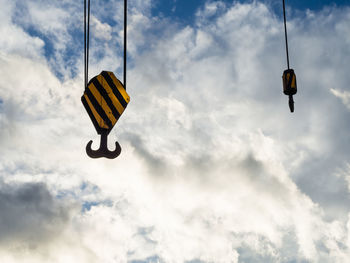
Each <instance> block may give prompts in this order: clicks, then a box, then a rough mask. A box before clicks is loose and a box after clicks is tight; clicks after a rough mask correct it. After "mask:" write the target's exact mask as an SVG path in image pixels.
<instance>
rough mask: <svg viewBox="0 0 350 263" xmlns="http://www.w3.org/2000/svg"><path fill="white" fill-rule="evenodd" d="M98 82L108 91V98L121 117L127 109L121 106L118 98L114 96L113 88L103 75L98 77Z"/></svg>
mask: <svg viewBox="0 0 350 263" xmlns="http://www.w3.org/2000/svg"><path fill="white" fill-rule="evenodd" d="M97 80H98V82H100V84H101V85H102V87H103V88H104V89H105V90H106V92H107V94H108V97H109V98H110V99H111V101H112V103H113V105H114V107H115V108H116V109H117V111H118V112H119V114H120V115H122V113H123V112H124V110H125V108H124V107H123V106H122V105H121V104H120V102H119V100H118V99H117V97H116V96H115V95H114V94H113V91H112V89H111V87H110V86H109V85H108V83H107V81H105V80H104V78H103V77H102V76H101V75H98V76H97Z"/></svg>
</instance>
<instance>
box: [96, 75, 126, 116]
mask: <svg viewBox="0 0 350 263" xmlns="http://www.w3.org/2000/svg"><path fill="white" fill-rule="evenodd" d="M92 83H93V84H94V85H95V87H96V89H97V90H98V91H99V92H100V94H101V95H102V97H103V98H104V99H105V101H106V102H107V105H108V107H109V108H110V109H111V110H112V113H113V116H114V118H116V120H118V119H119V117H120V114H119V112H118V111H117V109H116V108H115V107H114V105H113V102H112V100H111V98H110V97H109V96H108V93H107V91H106V90H105V89H104V87H103V86H102V85H101V83H100V82H99V81H98V79H97V78H94V79H93V81H92Z"/></svg>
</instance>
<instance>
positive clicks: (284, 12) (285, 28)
mask: <svg viewBox="0 0 350 263" xmlns="http://www.w3.org/2000/svg"><path fill="white" fill-rule="evenodd" d="M283 18H284V37H285V40H286V55H287V67H288V69H289V53H288V36H287V21H286V4H285V0H283Z"/></svg>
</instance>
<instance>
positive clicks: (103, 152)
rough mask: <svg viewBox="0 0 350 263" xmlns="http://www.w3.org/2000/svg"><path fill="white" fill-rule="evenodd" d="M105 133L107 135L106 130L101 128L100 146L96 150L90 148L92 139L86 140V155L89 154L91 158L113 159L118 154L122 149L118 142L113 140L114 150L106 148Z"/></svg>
mask: <svg viewBox="0 0 350 263" xmlns="http://www.w3.org/2000/svg"><path fill="white" fill-rule="evenodd" d="M107 135H108V133H107V130H102V132H101V140H100V148H99V149H98V150H96V151H94V150H92V149H91V145H92V140H91V141H89V142H88V144H87V145H86V153H87V155H88V156H90V157H91V158H101V157H105V158H108V159H114V158H117V157H118V156H119V154H120V153H121V151H122V148H121V147H120V145H119V143H118V142H115V150H114V151H110V150H108V147H107Z"/></svg>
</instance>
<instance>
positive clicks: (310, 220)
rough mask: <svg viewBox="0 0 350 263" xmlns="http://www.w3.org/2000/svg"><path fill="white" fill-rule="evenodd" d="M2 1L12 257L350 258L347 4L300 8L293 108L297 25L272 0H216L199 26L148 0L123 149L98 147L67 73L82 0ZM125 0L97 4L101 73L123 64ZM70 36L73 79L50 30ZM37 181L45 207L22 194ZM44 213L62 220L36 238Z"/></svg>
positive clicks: (1, 78)
mask: <svg viewBox="0 0 350 263" xmlns="http://www.w3.org/2000/svg"><path fill="white" fill-rule="evenodd" d="M0 2H1V3H2V6H3V5H4V6H6V7H7V8H8V10H7V11H6V13H4V14H6V15H4V16H1V17H2V21H3V24H2V25H1V28H3V29H2V30H5V29H6V28H8V29H11V30H12V31H11V32H9V34H10V35H11V37H12V38H13V39H15V40H14V41H13V43H17V47H16V46H13V45H12V44H8V42H0V69H1V70H0V124H1V126H0V135H1V139H0V144H1V147H0V156H1V157H0V177H1V178H2V180H3V181H4V182H6V184H3V185H5V186H6V187H5V188H1V189H0V190H1V191H0V203H1V204H9V205H7V206H6V209H8V211H12V212H13V211H14V212H16V213H17V214H21V215H22V216H23V218H21V217H16V218H17V220H19V221H15V220H14V221H13V222H11V223H10V224H9V225H10V226H11V227H12V228H11V227H9V228H6V231H7V232H6V231H5V232H3V233H7V235H3V233H2V235H1V236H2V237H4V236H6V237H8V238H11V239H12V241H11V242H12V244H13V246H11V247H9V246H8V245H6V244H0V259H2V261H4V262H9V263H11V262H24V261H25V262H48V261H50V262H73V261H74V262H77V261H79V262H128V261H130V262H157V261H159V262H191V261H192V262H290V261H298V262H299V261H307V262H346V261H347V260H349V257H350V254H349V212H350V211H349V208H348V205H347V204H348V201H349V199H348V198H349V197H348V193H349V189H348V184H346V180H348V176H347V175H346V174H347V173H346V172H345V174H342V175H341V176H339V174H338V175H337V173H336V172H337V171H339V169H344V167H346V165H347V160H346V157H347V156H348V148H349V147H348V146H349V145H348V140H346V138H348V137H347V131H348V129H347V128H349V127H348V125H347V122H346V120H349V117H348V116H347V115H348V111H347V110H346V109H345V108H344V107H343V105H342V104H341V103H340V102H339V101H338V100H337V98H336V97H339V98H341V100H342V102H343V103H344V104H345V105H347V104H348V101H347V100H348V98H347V92H348V91H347V86H346V85H345V83H348V79H347V78H348V77H347V76H348V74H347V72H346V69H347V68H349V66H350V65H348V63H349V62H348V60H347V59H345V58H344V54H346V53H344V52H346V51H345V50H346V49H345V46H346V45H347V44H346V43H347V36H348V35H347V34H346V32H347V28H348V27H347V26H346V25H348V23H349V19H348V17H349V15H348V14H349V10H348V9H344V10H339V9H331V10H328V11H327V10H326V11H325V10H324V11H320V12H319V13H317V16H316V18H315V16H314V17H311V16H310V15H309V16H306V17H304V18H300V17H297V18H295V19H294V20H291V21H290V26H289V29H290V39H291V58H292V60H291V61H292V65H293V67H295V70H296V74H297V77H298V84H299V93H298V94H297V95H296V97H295V100H296V112H295V113H294V114H292V115H291V114H290V113H289V112H288V106H287V98H286V97H284V96H283V94H282V92H281V74H282V72H283V70H284V67H285V66H284V64H285V62H284V46H283V44H284V42H283V31H282V30H283V26H282V23H281V21H280V20H278V19H277V18H276V17H275V16H274V15H273V14H272V13H271V11H270V10H269V9H268V8H267V7H266V6H265V5H263V4H261V3H257V2H254V3H252V4H238V3H234V4H232V5H228V4H227V5H224V4H223V3H221V2H215V3H214V2H208V3H207V4H206V5H205V6H204V7H203V9H202V10H199V11H198V12H197V18H196V19H197V20H196V22H195V26H191V25H187V26H185V27H181V26H180V25H178V24H173V23H172V22H171V21H169V20H166V19H164V20H162V19H160V18H157V17H152V16H151V12H150V8H151V4H152V3H151V2H150V1H147V2H143V1H139V2H136V3H134V4H133V5H134V6H131V8H130V12H131V15H130V39H129V41H130V47H131V49H130V51H131V55H132V60H131V63H130V65H131V67H130V71H129V75H128V79H129V82H128V92H129V93H130V95H131V102H130V105H129V106H128V108H127V110H126V112H125V114H124V115H123V116H122V117H121V119H120V120H119V122H118V124H117V125H116V127H115V129H114V131H113V132H112V133H111V135H110V136H109V140H110V146H111V147H112V145H113V140H115V138H118V139H119V141H120V143H121V145H122V147H123V151H122V155H121V156H120V157H119V158H118V159H117V160H113V161H110V160H90V159H88V158H87V157H86V156H85V153H84V147H85V144H86V143H87V142H88V140H89V139H90V138H91V137H93V138H94V147H95V145H97V144H98V138H97V136H96V135H95V131H94V129H93V126H92V124H91V123H90V121H89V119H88V117H87V114H86V113H85V112H84V109H83V107H82V105H81V103H80V96H81V94H82V91H83V89H82V78H81V73H79V74H78V75H77V76H76V77H74V78H73V77H72V76H73V75H74V74H72V73H69V72H68V71H70V70H69V69H68V68H69V67H76V68H81V62H80V59H81V54H80V53H79V54H78V53H77V52H78V51H77V50H80V48H81V44H77V43H74V41H73V39H74V36H73V35H72V34H73V33H72V32H70V31H69V30H68V28H69V26H70V25H72V23H76V21H77V19H78V18H76V17H71V16H70V15H69V14H70V12H72V10H75V11H76V10H79V8H80V7H79V6H78V5H77V4H70V3H69V2H67V1H62V3H57V4H47V3H46V4H45V5H44V4H43V3H42V2H38V1H30V2H28V4H27V8H28V10H29V11H28V14H27V15H26V16H24V17H23V18H22V20H20V21H17V22H16V24H13V22H12V20H11V19H10V17H11V16H12V15H13V12H15V11H14V9H13V5H10V4H9V3H10V2H9V1H4V0H1V1H0ZM7 4H8V5H7ZM113 4H115V1H110V2H108V3H107V4H106V6H103V8H102V10H99V11H98V12H96V13H95V14H94V17H95V18H94V19H95V20H94V19H93V21H94V22H93V24H94V25H95V29H96V30H97V31H99V32H103V34H101V35H98V34H99V33H97V34H95V37H96V38H98V39H97V40H96V42H95V46H93V47H92V51H91V53H92V66H91V75H93V74H97V73H99V71H101V69H105V67H111V68H113V69H118V70H119V69H120V62H121V59H120V56H118V53H117V52H116V49H118V48H116V45H115V44H116V43H119V44H120V43H121V33H120V32H122V28H121V17H120V5H121V4H120V3H118V5H116V6H117V7H118V8H116V10H115V9H113V8H114V5H113ZM112 7H113V8H112ZM65 8H66V10H67V11H65ZM45 10H51V11H52V17H48V13H45ZM113 10H114V11H116V15H115V17H113V18H112V20H113V22H116V23H117V26H113V27H112V25H111V24H109V23H110V21H109V20H108V19H107V17H108V18H110V16H109V15H110V14H112V13H114V11H113ZM214 10H216V11H215V12H214ZM218 10H219V11H218ZM118 12H119V13H118ZM327 12H328V13H327ZM333 13H334V14H336V16H335V15H332V14H333ZM53 14H58V15H57V16H55V15H53ZM60 14H61V15H60ZM58 18H60V19H58ZM79 19H80V18H79ZM79 19H78V20H79ZM43 20H47V24H43ZM315 20H316V21H315ZM108 21H109V22H108ZM28 25H32V26H34V27H35V28H36V30H38V31H39V32H40V34H38V36H31V34H29V33H28ZM99 28H100V29H101V30H99ZM154 28H157V29H159V32H155V31H154ZM334 29H336V34H335V39H334V41H331V43H329V40H330V39H331V38H332V37H334ZM95 33H96V32H95ZM74 34H75V33H74ZM40 35H41V37H42V39H41V40H40V39H39V38H40ZM66 37H67V38H66ZM46 38H48V39H49V40H47V39H46ZM61 38H62V39H61ZM55 39H57V40H58V43H55V44H54V45H55V50H56V53H55V58H59V59H58V60H57V62H56V63H57V65H58V67H61V68H62V69H65V70H62V71H60V72H61V74H63V75H64V77H63V78H60V79H58V78H57V77H56V76H55V74H54V73H53V72H55V70H53V69H52V65H54V64H52V63H51V61H50V59H49V61H47V60H48V58H47V57H44V53H43V45H42V43H43V42H45V44H47V43H46V41H51V40H55ZM107 40H110V41H108V43H106V44H104V45H102V47H103V50H102V51H101V46H100V45H98V44H99V43H102V42H99V41H103V42H107ZM1 43H2V44H1ZM4 43H5V44H4ZM26 43H30V44H28V45H27V44H26ZM67 45H72V51H71V52H73V53H72V64H70V66H69V67H68V66H67V63H64V61H65V59H64V56H62V54H61V52H64V50H66V48H67V47H66V46H67ZM112 46H113V47H112ZM28 47H30V48H31V49H32V51H31V52H30V55H27V54H25V52H24V51H23V50H25V48H28ZM330 48H332V50H331V51H330ZM79 52H80V51H79ZM101 52H102V55H101V56H99V54H101ZM118 52H119V51H118ZM81 53H82V52H81ZM116 53H117V54H116ZM32 54H35V55H32ZM325 63H326V64H325ZM119 71H120V70H119ZM14 72H15V73H16V74H14ZM117 73H120V72H118V71H117ZM117 75H119V76H120V74H117ZM330 89H331V93H330V92H329V90H330ZM339 90H343V92H340V91H339ZM332 94H333V95H335V97H334V96H332ZM335 134H336V135H337V136H335ZM43 183H44V184H43ZM3 185H2V187H4V186H3ZM18 185H19V186H23V187H19V186H18ZM25 186H29V187H31V188H30V189H34V188H35V187H38V188H40V189H41V190H42V191H32V194H33V196H36V197H40V198H41V199H40V200H43V204H44V205H43V206H42V207H41V208H42V209H40V211H39V213H34V212H35V210H32V209H30V206H25V203H23V204H22V203H21V204H20V206H18V207H15V206H14V205H10V204H11V202H12V203H13V202H14V201H13V200H19V199H18V198H19V197H18V196H21V194H23V192H25V191H24V190H25V189H27V188H25ZM33 187H34V188H33ZM3 189H5V190H3ZM23 189H24V190H23ZM40 189H39V190H40ZM1 193H2V195H1ZM11 200H12V201H11ZM24 200H25V201H24V202H30V200H32V199H30V198H24ZM16 202H18V201H16ZM45 202H47V203H48V204H46V203H45ZM39 203H40V202H39ZM72 203H73V204H81V209H76V207H74V205H73V206H71V204H72ZM20 208H23V209H20ZM52 208H56V209H52ZM16 209H17V210H16ZM52 211H53V212H52ZM60 211H61V212H62V213H61V212H60ZM61 215H64V216H61ZM7 216H8V217H11V218H14V216H11V213H7ZM26 216H27V217H30V218H31V219H33V220H28V221H27V222H28V225H25V224H22V223H21V220H22V219H25V217H26ZM40 216H42V217H40ZM0 218H1V215H0ZM35 218H39V219H40V220H37V219H35ZM7 220H8V219H7ZM0 221H1V220H0ZM8 221H9V220H8ZM1 222H2V221H1ZM18 222H19V223H18ZM33 222H41V224H42V225H44V226H47V228H44V229H42V231H43V232H40V233H39V234H41V237H45V238H46V239H45V238H42V239H40V238H39V237H40V235H39V236H38V240H37V241H36V246H35V247H30V246H26V245H25V246H23V242H22V241H23V237H27V234H21V235H16V234H14V233H15V232H16V231H19V230H21V231H19V232H20V233H29V234H30V235H32V232H31V231H35V229H36V227H37V224H36V223H33ZM51 222H58V223H59V224H55V223H51ZM3 229H5V228H3ZM11 229H12V230H13V231H14V230H16V231H14V232H11V231H10V230H11ZM53 233H54V234H53Z"/></svg>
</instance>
